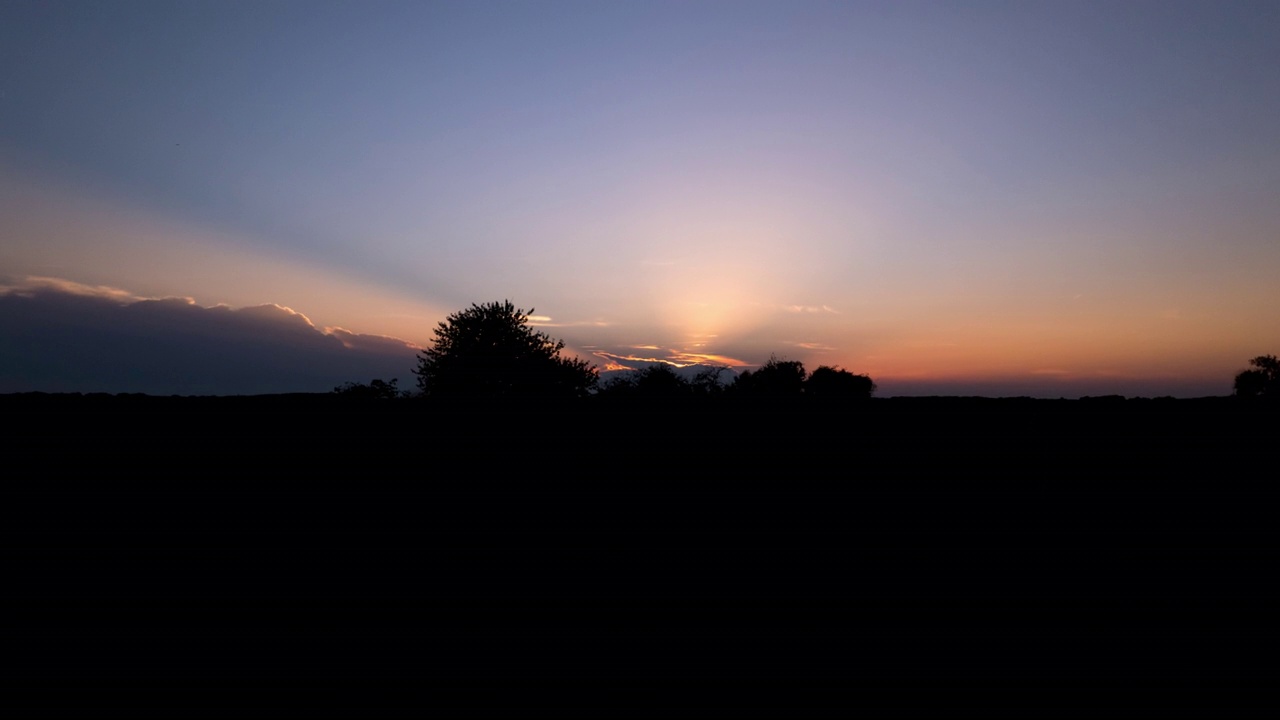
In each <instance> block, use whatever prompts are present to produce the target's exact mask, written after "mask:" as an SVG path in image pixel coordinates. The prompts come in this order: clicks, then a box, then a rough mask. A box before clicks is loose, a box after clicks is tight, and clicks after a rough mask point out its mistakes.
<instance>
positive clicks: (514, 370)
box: [414, 300, 597, 400]
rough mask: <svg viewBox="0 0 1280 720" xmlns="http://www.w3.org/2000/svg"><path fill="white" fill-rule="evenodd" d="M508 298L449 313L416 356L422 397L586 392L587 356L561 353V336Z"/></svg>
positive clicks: (589, 384)
mask: <svg viewBox="0 0 1280 720" xmlns="http://www.w3.org/2000/svg"><path fill="white" fill-rule="evenodd" d="M533 312H534V310H533V308H529V310H528V311H527V312H526V311H525V310H523V309H521V308H517V307H516V306H515V305H513V304H512V303H511V301H510V300H504V301H502V302H491V303H486V304H484V305H476V304H474V303H473V304H472V305H471V307H470V308H467V309H466V310H462V311H460V312H456V313H453V314H451V315H449V316H448V318H446V319H445V320H444V321H443V322H441V323H439V324H438V325H437V327H436V329H435V341H434V342H433V343H432V345H431V347H430V348H427V349H426V350H423V351H422V352H421V353H420V354H419V356H418V368H417V369H416V370H414V374H416V375H417V376H418V388H419V389H420V390H421V392H422V394H423V395H424V396H426V397H432V398H473V399H492V400H502V399H506V400H510V399H521V398H569V397H581V396H584V395H586V394H587V393H589V392H590V391H591V390H592V389H593V388H594V387H595V384H596V380H597V372H596V369H595V367H594V366H592V365H591V364H590V363H588V362H586V361H585V360H579V359H576V358H567V357H562V356H561V354H560V352H561V351H562V350H563V349H564V341H563V340H555V339H552V338H551V337H549V336H548V335H546V334H545V333H542V332H539V331H536V330H534V329H533V328H531V327H530V326H529V320H530V315H531V314H532V313H533Z"/></svg>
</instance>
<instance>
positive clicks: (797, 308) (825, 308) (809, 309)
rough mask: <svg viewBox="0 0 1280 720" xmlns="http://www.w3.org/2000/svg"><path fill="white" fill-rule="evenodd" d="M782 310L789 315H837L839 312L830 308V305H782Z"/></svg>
mask: <svg viewBox="0 0 1280 720" xmlns="http://www.w3.org/2000/svg"><path fill="white" fill-rule="evenodd" d="M782 309H783V310H786V311H787V312H791V313H809V314H813V313H830V314H832V315H839V314H840V311H838V310H836V309H834V308H832V307H831V306H830V305H783V306H782Z"/></svg>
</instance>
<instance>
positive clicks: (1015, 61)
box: [0, 2, 1280, 397]
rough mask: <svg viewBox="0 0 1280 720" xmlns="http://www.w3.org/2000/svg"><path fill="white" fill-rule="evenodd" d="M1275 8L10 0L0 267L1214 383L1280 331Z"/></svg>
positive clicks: (729, 351) (1015, 371) (758, 357)
mask: <svg viewBox="0 0 1280 720" xmlns="http://www.w3.org/2000/svg"><path fill="white" fill-rule="evenodd" d="M1277 37H1280V5H1276V4H1275V3H1266V2H1260V3H1219V2H1191V3H1187V2H1150V3H1147V2H1124V3H1117V2H1073V3H1061V2H964V3H959V2H919V3H913V2H893V3H889V2H865V3H859V2H840V3H832V2H672V3H666V2H616V3H614V2H609V3H601V2H582V3H572V2H569V3H566V2H443V3H426V2H411V3H398V2H373V3H356V2H327V3H326V2H296V3H295V2H252V3H251V2H157V3H151V2H127V3H90V2H71V3H59V2H7V3H5V4H4V5H3V6H0V217H3V218H4V220H3V222H2V223H0V286H3V287H4V288H6V290H4V292H7V293H9V294H10V295H13V294H15V293H26V295H27V296H33V292H34V291H33V290H32V289H33V288H37V289H38V290H39V292H38V293H35V294H38V295H39V296H40V297H48V296H50V294H51V293H57V292H71V290H73V289H74V290H75V292H78V293H79V295H78V296H79V297H87V296H92V297H95V298H97V299H98V300H99V301H103V302H115V303H117V304H121V303H126V304H127V303H129V302H136V301H137V299H144V298H145V299H158V298H174V297H176V298H186V299H189V301H184V302H189V303H191V304H192V305H194V306H197V307H204V308H211V307H216V306H219V305H225V306H228V307H231V308H252V307H263V306H279V307H284V308H289V309H290V310H291V312H294V313H295V314H302V315H303V316H305V318H307V319H308V322H310V323H311V324H312V326H313V327H314V328H315V330H316V332H318V333H321V334H323V333H325V332H326V329H328V328H339V329H341V330H340V331H335V332H341V331H346V332H348V333H355V334H360V335H366V336H377V335H382V336H391V337H394V338H399V339H401V340H403V341H405V342H406V343H408V344H409V345H415V344H416V345H425V344H426V343H428V342H430V337H431V329H432V328H433V327H434V326H435V323H436V322H437V321H439V320H440V319H442V318H443V317H444V315H445V314H446V313H448V312H451V311H455V310H458V309H461V308H464V307H467V306H469V305H470V304H471V303H473V302H487V301H490V300H498V299H504V298H510V299H511V300H513V301H514V302H515V303H516V304H517V305H520V306H522V307H525V308H529V307H534V308H535V309H536V310H537V314H538V315H539V316H542V317H545V318H546V320H545V321H543V322H544V324H545V325H546V328H545V329H546V330H547V331H548V332H549V333H551V334H553V335H554V336H557V337H563V338H564V339H565V340H566V341H567V342H568V344H569V347H570V348H571V350H572V351H573V352H575V353H576V354H578V355H580V356H582V357H585V358H588V359H591V360H592V361H593V362H596V363H598V364H599V365H600V366H601V367H613V366H619V365H628V364H631V365H634V364H636V363H638V362H641V361H643V360H647V359H656V360H665V361H669V362H675V363H685V362H693V361H695V360H697V359H698V358H707V359H710V360H713V361H718V362H725V363H728V364H733V365H738V366H742V367H747V366H751V365H754V364H759V363H761V362H764V361H765V360H767V359H768V358H769V356H770V355H773V354H776V355H778V356H780V357H786V358H789V359H799V360H803V361H804V362H805V363H806V365H807V366H809V367H810V368H813V367H816V366H817V365H819V364H830V365H840V366H842V367H845V368H847V369H850V370H853V371H855V372H865V373H868V374H870V375H872V377H874V378H876V380H877V383H878V384H879V386H880V388H881V394H896V393H904V394H905V393H932V392H971V391H980V392H982V393H983V394H1019V395H1021V394H1033V395H1043V396H1050V397H1057V396H1059V395H1066V396H1077V395H1081V394H1102V393H1120V394H1129V395H1134V394H1144V395H1159V394H1175V395H1204V394H1226V393H1228V392H1230V381H1231V378H1232V376H1233V375H1234V373H1235V372H1237V371H1238V370H1240V369H1243V368H1244V367H1245V365H1246V361H1247V360H1248V358H1250V357H1253V356H1255V355H1259V354H1263V353H1275V352H1278V351H1280V302H1277V301H1278V300H1280V289H1277V286H1278V285H1280V284H1278V283H1276V282H1275V277H1276V276H1277V271H1278V270H1280V204H1278V203H1276V202H1275V197H1276V191H1277V189H1280V75H1277V74H1276V73H1275V72H1274V69H1275V68H1276V67H1280V43H1277V42H1276V41H1275V39H1276V38H1277ZM117 291H118V292H117ZM112 293H115V294H112ZM112 298H114V300H112ZM68 323H71V320H70V319H68ZM68 337H71V336H68ZM69 341H70V340H68V342H69ZM122 342H124V341H122ZM628 358H631V360H628ZM5 372H6V373H7V374H5V375H4V376H2V377H4V378H5V383H4V387H2V388H0V390H15V389H24V388H26V389H43V388H42V386H40V384H41V383H46V382H47V379H36V378H32V377H27V376H23V375H22V373H20V372H18V371H17V370H13V371H7V370H6V371H5ZM408 377H409V368H408V367H406V369H405V371H404V373H403V378H402V384H403V383H404V382H405V381H406V379H407V378H408ZM349 379H352V380H359V379H363V378H349ZM255 387H257V386H255ZM95 389H96V388H95ZM101 389H110V390H128V389H130V388H127V387H112V388H101ZM316 389H318V390H325V389H328V388H327V387H319V388H316ZM227 391H228V392H231V391H235V388H231V387H228V389H227Z"/></svg>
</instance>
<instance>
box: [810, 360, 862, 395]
mask: <svg viewBox="0 0 1280 720" xmlns="http://www.w3.org/2000/svg"><path fill="white" fill-rule="evenodd" d="M875 391H876V384H875V383H874V382H872V380H871V378H870V377H868V376H866V375H854V374H853V373H851V372H849V371H848V370H841V369H840V368H838V367H831V366H829V365H822V366H820V367H819V368H818V369H817V370H814V371H813V374H811V375H809V379H808V380H806V381H805V383H804V392H805V394H806V395H808V396H810V397H812V398H815V399H817V400H823V401H847V400H866V399H868V398H870V397H871V393H873V392H875Z"/></svg>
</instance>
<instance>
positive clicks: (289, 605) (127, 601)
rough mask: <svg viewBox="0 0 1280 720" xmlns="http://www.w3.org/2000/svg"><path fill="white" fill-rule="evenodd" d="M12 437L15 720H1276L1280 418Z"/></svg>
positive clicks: (738, 418)
mask: <svg viewBox="0 0 1280 720" xmlns="http://www.w3.org/2000/svg"><path fill="white" fill-rule="evenodd" d="M0 411H2V412H3V413H4V417H5V418H6V419H7V420H8V422H7V423H6V425H7V426H8V428H9V429H8V430H7V431H6V435H5V440H4V444H3V448H4V451H5V454H4V457H5V463H4V468H5V480H4V485H3V487H4V491H3V493H4V494H3V500H2V503H0V508H2V510H0V513H2V514H3V525H2V526H0V529H2V530H3V537H4V542H3V545H2V547H0V551H2V553H3V554H2V555H0V562H3V566H2V568H0V569H2V570H3V578H4V579H3V587H4V590H3V596H4V606H5V607H4V613H3V615H0V647H3V648H4V650H3V651H2V652H3V653H4V655H5V656H6V657H7V659H8V661H7V662H6V663H5V664H6V666H7V667H8V668H9V669H8V670H7V671H6V672H5V673H4V674H3V675H2V676H0V708H8V710H9V712H6V713H5V714H6V715H12V716H29V717H45V716H67V715H76V716H91V717H102V716H112V717H115V716H118V717H202V716H207V717H231V716H249V715H255V716H256V715H261V714H266V715H272V716H277V717H279V716H298V717H328V716H364V717H372V716H388V715H399V714H403V715H405V716H409V715H412V716H415V717H418V716H424V715H426V716H430V715H438V716H461V717H487V716H510V715H517V716H523V717H557V718H563V717H667V716H671V717H675V716H699V717H752V716H783V717H801V716H804V717H812V716H826V715H830V716H832V717H835V716H839V717H849V716H851V715H857V714H863V715H870V716H890V717H912V716H948V717H975V718H976V717H983V718H995V717H1019V718H1020V717H1097V716H1103V715H1117V714H1118V715H1123V716H1127V717H1162V718H1167V717H1241V716H1267V717H1270V716H1272V713H1273V712H1274V711H1275V710H1276V707H1275V706H1276V705H1277V702H1276V700H1275V694H1274V690H1273V689H1274V686H1275V684H1276V680H1277V677H1280V655H1278V654H1277V647H1278V645H1277V639H1278V633H1277V631H1276V623H1275V622H1274V617H1275V615H1276V612H1277V609H1278V608H1280V602H1277V601H1278V600H1280V583H1278V582H1277V568H1280V535H1278V532H1277V531H1278V525H1277V519H1276V518H1277V516H1276V511H1277V508H1278V507H1280V504H1278V503H1277V500H1278V499H1280V488H1278V482H1277V477H1278V476H1280V473H1278V472H1277V459H1278V455H1277V450H1278V449H1280V434H1278V431H1280V409H1277V408H1276V407H1274V406H1270V407H1268V406H1262V405H1250V404H1245V403H1237V402H1234V401H1233V400H1231V399H1227V398H1221V399H1204V400H1177V401H1173V400H1128V401H1108V400H1092V401H1029V400H999V401H994V400H976V399H915V400H913V399H888V400H874V401H871V402H869V403H863V404H857V405H852V406H846V407H831V408H818V407H812V406H808V405H797V404H782V405H772V406H731V405H718V406H693V405H685V406H672V405H649V406H644V405H616V406H605V405H603V404H599V403H596V404H591V405H584V406H576V407H575V406H564V407H551V408H511V407H494V406H455V407H434V408H433V407H432V406H429V405H422V404H419V403H414V402H406V403H400V402H371V403H359V402H342V401H341V399H340V398H335V397H332V396H295V397H275V398H264V397H260V398H194V399H181V398H144V397H123V396H122V397H114V398H112V397H105V396H103V397H92V396H89V397H67V396H8V397H0ZM1260 693H1261V694H1260Z"/></svg>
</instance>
